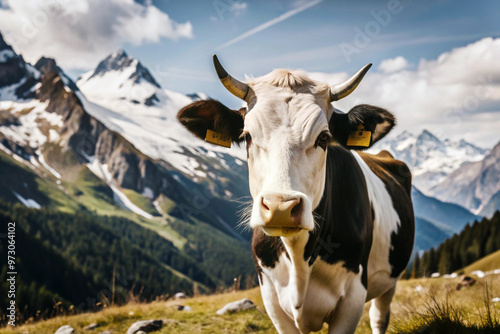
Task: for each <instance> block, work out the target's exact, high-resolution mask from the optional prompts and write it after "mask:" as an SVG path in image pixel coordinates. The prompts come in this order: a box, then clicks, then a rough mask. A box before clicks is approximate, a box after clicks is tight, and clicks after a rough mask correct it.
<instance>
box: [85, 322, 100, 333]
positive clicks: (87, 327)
mask: <svg viewBox="0 0 500 334" xmlns="http://www.w3.org/2000/svg"><path fill="white" fill-rule="evenodd" d="M97 327H99V324H96V323H93V324H90V325H88V326H85V327H83V329H85V330H88V331H91V330H93V329H96V328H97Z"/></svg>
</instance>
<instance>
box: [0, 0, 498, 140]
mask: <svg viewBox="0 0 500 334" xmlns="http://www.w3.org/2000/svg"><path fill="white" fill-rule="evenodd" d="M44 3H45V4H44ZM48 3H51V4H52V5H47V4H48ZM499 13H500V3H499V2H498V1H493V0H489V1H488V0H486V1H478V2H471V1H451V0H450V1H447V0H441V1H427V0H426V1H417V0H412V1H410V0H400V1H398V0H390V1H386V0H383V1H379V0H372V1H328V0H323V1H321V0H296V1H284V0H268V1H265V0H246V1H244V0H207V1H194V0H185V1H173V0H142V1H135V2H134V1H133V0H100V1H98V0H73V1H70V0H51V1H49V2H47V1H45V2H43V1H36V0H16V1H14V0H0V31H1V32H2V33H3V34H4V36H5V38H6V40H7V41H8V42H9V43H11V44H12V45H13V46H14V48H15V49H16V51H18V52H21V53H22V54H23V55H24V56H25V58H26V59H27V60H28V61H31V62H33V63H34V62H35V61H36V60H37V59H38V58H39V57H40V56H42V55H43V56H50V57H54V58H56V60H57V61H58V63H59V64H60V65H61V66H62V67H63V69H64V70H66V71H67V72H68V73H69V74H70V75H72V76H73V77H74V78H76V77H77V76H78V75H79V74H81V73H83V72H85V71H88V70H90V69H92V68H94V67H95V66H96V65H97V63H98V62H99V61H100V60H101V59H102V58H104V57H105V56H106V55H108V54H109V53H111V52H113V51H115V50H116V49H118V48H123V49H125V50H126V51H127V52H128V53H129V54H130V55H131V56H134V57H137V58H139V59H140V60H141V62H142V63H143V64H144V65H146V66H147V67H149V69H150V70H151V72H152V73H153V75H154V76H155V77H156V78H157V80H158V81H159V82H160V84H161V85H162V86H163V87H164V88H167V89H171V90H174V91H178V92H182V93H191V92H205V93H207V94H208V95H209V96H212V97H214V98H217V99H220V100H221V101H223V102H225V103H227V104H228V105H230V106H233V107H237V106H239V105H240V104H241V102H240V101H238V100H237V99H235V98H233V97H232V96H230V94H228V93H227V92H226V91H225V90H224V88H223V87H222V86H221V85H220V84H219V83H218V82H217V80H216V76H215V73H214V70H213V66H212V60H211V55H212V54H213V53H217V54H218V56H219V58H220V59H221V61H222V63H223V65H224V66H225V67H226V68H227V69H228V70H229V71H230V73H231V74H232V75H233V76H235V77H237V78H241V79H244V77H245V74H247V75H250V76H259V75H263V74H266V73H268V72H270V71H271V70H273V69H275V68H295V69H304V70H306V71H308V72H315V73H316V74H317V76H316V77H317V78H321V79H324V80H327V81H330V80H336V79H338V78H341V77H343V76H345V75H347V74H352V73H354V72H355V71H357V70H358V69H359V68H360V67H362V66H363V65H365V64H366V63H370V62H371V63H373V64H374V67H373V68H372V70H370V73H372V74H370V75H372V79H369V76H367V79H366V80H368V82H369V83H370V80H372V83H371V84H372V85H376V83H373V80H374V78H377V79H378V80H393V81H394V80H396V81H397V80H399V81H401V80H406V81H405V85H403V86H401V87H404V89H406V90H412V89H413V87H416V88H418V87H421V86H422V83H419V82H418V81H416V80H413V79H414V78H419V77H422V76H424V77H425V76H427V77H426V79H425V80H426V83H425V85H427V86H432V85H433V84H435V83H433V81H435V80H434V79H433V78H429V77H428V73H431V72H432V71H435V72H436V73H437V75H439V76H441V79H437V80H438V81H439V80H441V81H442V80H443V78H446V77H448V74H446V73H443V71H445V70H447V71H450V73H449V74H453V75H455V74H456V73H457V71H458V72H460V71H462V70H463V71H464V76H463V78H461V79H460V78H457V80H462V82H447V84H446V85H447V87H448V90H446V91H444V92H443V93H441V95H443V96H449V98H451V99H454V98H456V95H453V94H451V93H450V94H449V95H448V94H447V93H448V92H452V91H458V90H460V89H462V93H461V94H466V95H467V94H469V95H474V94H475V93H473V92H474V90H473V88H474V87H472V88H471V87H469V86H471V80H472V81H474V83H472V85H476V86H477V85H480V84H479V83H478V82H479V81H480V80H479V79H478V78H477V75H476V73H479V72H477V71H479V69H475V68H474V66H475V65H474V66H472V67H469V68H461V67H460V64H456V62H455V63H453V62H451V60H453V59H456V58H457V57H462V58H460V59H463V61H464V62H466V61H467V60H468V59H469V58H470V57H475V58H474V61H475V62H473V64H474V63H481V62H482V54H480V53H479V54H478V51H477V50H483V51H482V52H485V51H484V50H488V49H493V45H496V43H493V44H492V43H490V44H491V45H490V44H488V43H489V42H488V41H487V42H483V43H482V44H481V45H476V44H474V43H476V42H478V41H481V40H482V39H484V38H485V37H493V39H494V41H496V38H498V37H500V24H499V23H498V15H499ZM377 16H378V19H377ZM471 45H472V46H471ZM457 48H458V49H459V51H454V50H456V49H457ZM460 48H465V49H463V50H462V49H460ZM460 50H462V51H460ZM495 50H496V47H495ZM446 54H452V56H453V57H448V58H446V57H445V56H443V55H446ZM495 56H496V54H495ZM498 56H499V57H500V54H499V55H498ZM443 58H446V59H448V63H446V59H445V63H442V61H441V60H442V59H443ZM384 61H385V63H384V65H383V66H381V64H382V63H383V62H384ZM492 64H494V65H496V62H493V61H492ZM452 65H454V66H455V67H453V66H452ZM478 66H479V65H478ZM495 67H496V69H497V70H498V65H496V66H495ZM483 70H484V71H485V72H484V71H483V72H484V73H485V75H486V74H488V73H487V69H483ZM396 72H397V73H396ZM465 72H467V73H465ZM474 76H475V78H473V77H474ZM499 76H500V74H499ZM471 78H473V79H471ZM489 80H490V81H491V85H492V86H494V91H493V94H490V95H488V97H487V98H484V99H479V100H480V101H479V102H480V103H479V104H480V105H479V106H478V107H477V108H473V109H471V110H469V109H470V108H468V110H467V112H468V115H469V116H470V117H472V118H471V120H472V121H476V123H478V124H479V123H481V122H482V121H486V120H488V118H487V117H486V116H484V115H483V116H481V117H482V118H481V119H479V118H478V119H475V118H474V117H476V116H474V115H476V114H479V113H482V114H484V113H496V115H500V113H498V112H500V97H498V96H497V93H498V92H499V91H498V89H500V87H498V85H497V83H498V81H500V77H497V75H496V72H495V75H494V77H493V78H490V79H489ZM332 83H333V82H332ZM457 83H458V84H463V85H462V86H463V87H461V88H460V89H457V87H456V84H457ZM367 85H368V84H367ZM412 85H415V86H412ZM419 85H420V86H419ZM491 85H490V86H491ZM441 86H442V85H439V88H440V89H441V88H442V87H441ZM394 87H396V86H394ZM401 87H400V88H401ZM488 87H489V86H488ZM369 88H370V87H364V88H363V87H362V86H361V88H360V89H361V91H362V92H365V96H366V99H367V100H368V102H373V103H387V104H388V105H389V106H391V107H392V106H393V105H394V106H395V107H396V109H403V108H402V107H403V105H404V103H405V100H404V98H403V99H401V98H397V99H396V98H394V99H392V100H388V99H385V100H384V99H377V98H376V97H375V96H372V95H373V94H372V95H370V89H369ZM431 88H432V87H431ZM469 88H470V89H469ZM386 89H389V88H386ZM419 89H420V88H419ZM467 89H469V90H467ZM434 91H435V90H434ZM393 92H394V94H398V92H397V90H396V88H393ZM402 93H406V92H402ZM360 94H361V93H359V94H357V95H356V93H355V94H353V95H355V96H354V98H352V99H351V102H353V101H357V102H360V101H361V102H364V101H363V98H362V97H363V96H362V95H360ZM423 94H425V95H432V91H431V93H429V92H427V91H426V92H424V93H423ZM499 94H500V93H499ZM460 96H461V95H458V97H459V98H460ZM422 98H423V99H425V97H424V96H422ZM341 102H342V101H341ZM396 102H398V104H396ZM459 102H461V104H462V105H464V104H466V103H468V102H467V101H466V100H463V101H459ZM409 103H412V104H418V102H417V101H409ZM432 103H433V104H434V105H435V104H436V101H432ZM450 103H451V102H450V101H447V103H445V104H444V105H443V106H442V108H441V109H439V108H440V106H437V107H436V110H438V111H439V110H445V109H446V108H448V109H449V108H453V106H452V105H451V104H450ZM459 104H460V103H459ZM351 105H352V103H343V104H341V106H342V107H344V108H349V107H350V106H351ZM415 108H416V109H417V110H418V109H419V108H420V109H422V108H427V105H426V104H425V103H424V104H422V105H421V106H420V105H419V106H418V108H417V107H415ZM427 109H428V108H427ZM431 109H432V108H431ZM466 109H467V108H466ZM431 111H432V113H431ZM431 111H429V113H430V114H429V117H428V118H426V115H427V114H425V113H424V114H423V116H422V117H420V118H418V119H417V118H415V117H413V118H411V117H408V118H405V117H403V122H400V124H401V125H402V128H405V127H406V128H407V129H410V128H411V127H412V126H413V125H415V126H414V129H413V130H415V131H418V130H420V129H421V128H423V127H427V128H431V129H432V128H433V127H434V128H435V129H437V125H436V124H440V122H442V120H443V119H444V118H446V119H448V120H449V117H445V116H442V117H441V118H439V119H437V118H435V117H434V118H433V117H432V115H433V114H435V113H436V112H438V111H434V110H431ZM403 112H404V111H403V110H401V113H403ZM471 115H472V116H471ZM496 115H495V116H496ZM443 117H444V118H443ZM488 117H490V118H491V117H492V116H491V115H490V116H488ZM496 118H498V117H496ZM400 119H401V117H400ZM495 121H496V119H495ZM489 123H491V120H490V121H489ZM499 123H500V120H499ZM499 125H500V124H499ZM461 126H463V124H462V125H461ZM441 127H442V126H441ZM480 129H482V130H484V127H483V128H481V126H479V125H478V126H476V127H474V128H473V129H470V130H469V131H468V132H467V133H465V132H464V129H462V128H460V127H458V126H457V127H456V129H455V130H454V131H441V132H443V135H444V136H450V137H458V136H459V135H464V133H465V137H466V138H467V139H469V140H471V141H473V142H476V143H478V144H481V145H483V146H491V145H492V144H493V143H492V140H496V141H498V140H499V139H500V135H496V137H495V132H494V131H493V130H490V131H489V132H488V133H487V134H486V133H484V134H483V135H478V134H477V133H478V131H479V130H480ZM410 130H411V129H410ZM438 130H439V129H437V130H435V131H438ZM497 132H498V131H497ZM487 136H489V137H487ZM492 136H493V137H494V138H493V137H492Z"/></svg>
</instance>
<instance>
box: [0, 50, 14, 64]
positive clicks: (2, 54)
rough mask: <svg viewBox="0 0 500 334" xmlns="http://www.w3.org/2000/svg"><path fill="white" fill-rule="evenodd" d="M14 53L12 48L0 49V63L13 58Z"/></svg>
mask: <svg viewBox="0 0 500 334" xmlns="http://www.w3.org/2000/svg"><path fill="white" fill-rule="evenodd" d="M15 56H16V54H15V53H14V51H12V50H1V51H0V63H5V62H6V61H7V60H9V59H10V58H14V57H15Z"/></svg>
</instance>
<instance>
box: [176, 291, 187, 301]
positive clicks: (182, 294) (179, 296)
mask: <svg viewBox="0 0 500 334" xmlns="http://www.w3.org/2000/svg"><path fill="white" fill-rule="evenodd" d="M174 299H175V300H179V299H186V295H185V294H184V292H177V293H176V294H175V295H174Z"/></svg>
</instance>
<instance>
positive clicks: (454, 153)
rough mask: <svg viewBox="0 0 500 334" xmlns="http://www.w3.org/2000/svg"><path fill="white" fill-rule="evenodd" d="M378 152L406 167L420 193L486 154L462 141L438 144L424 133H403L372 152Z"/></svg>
mask: <svg viewBox="0 0 500 334" xmlns="http://www.w3.org/2000/svg"><path fill="white" fill-rule="evenodd" d="M379 150H387V151H389V152H391V153H392V154H393V155H394V157H395V158H396V159H399V160H402V161H404V162H405V163H407V164H408V166H409V167H410V169H411V171H412V173H413V184H414V185H416V186H417V188H418V189H420V190H422V191H424V192H428V191H429V189H431V188H432V187H434V186H436V185H437V184H439V183H440V182H442V181H443V180H444V179H445V177H446V176H447V175H448V174H450V173H451V172H453V171H454V170H456V169H457V168H459V167H460V166H462V165H463V164H464V163H467V162H474V161H480V160H482V159H483V158H484V157H485V156H486V155H487V154H488V153H489V150H487V149H483V148H480V147H477V146H475V145H473V144H471V143H468V142H466V141H465V140H463V139H462V140H460V141H451V140H449V139H444V140H441V139H439V138H438V137H436V136H435V135H433V134H432V133H431V132H429V131H427V130H423V131H422V132H421V133H420V134H418V135H414V134H411V133H409V132H407V131H403V132H402V133H400V134H399V135H397V136H396V137H394V138H392V139H387V140H383V141H381V142H380V143H379V144H378V145H376V146H375V147H374V148H373V151H379Z"/></svg>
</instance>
